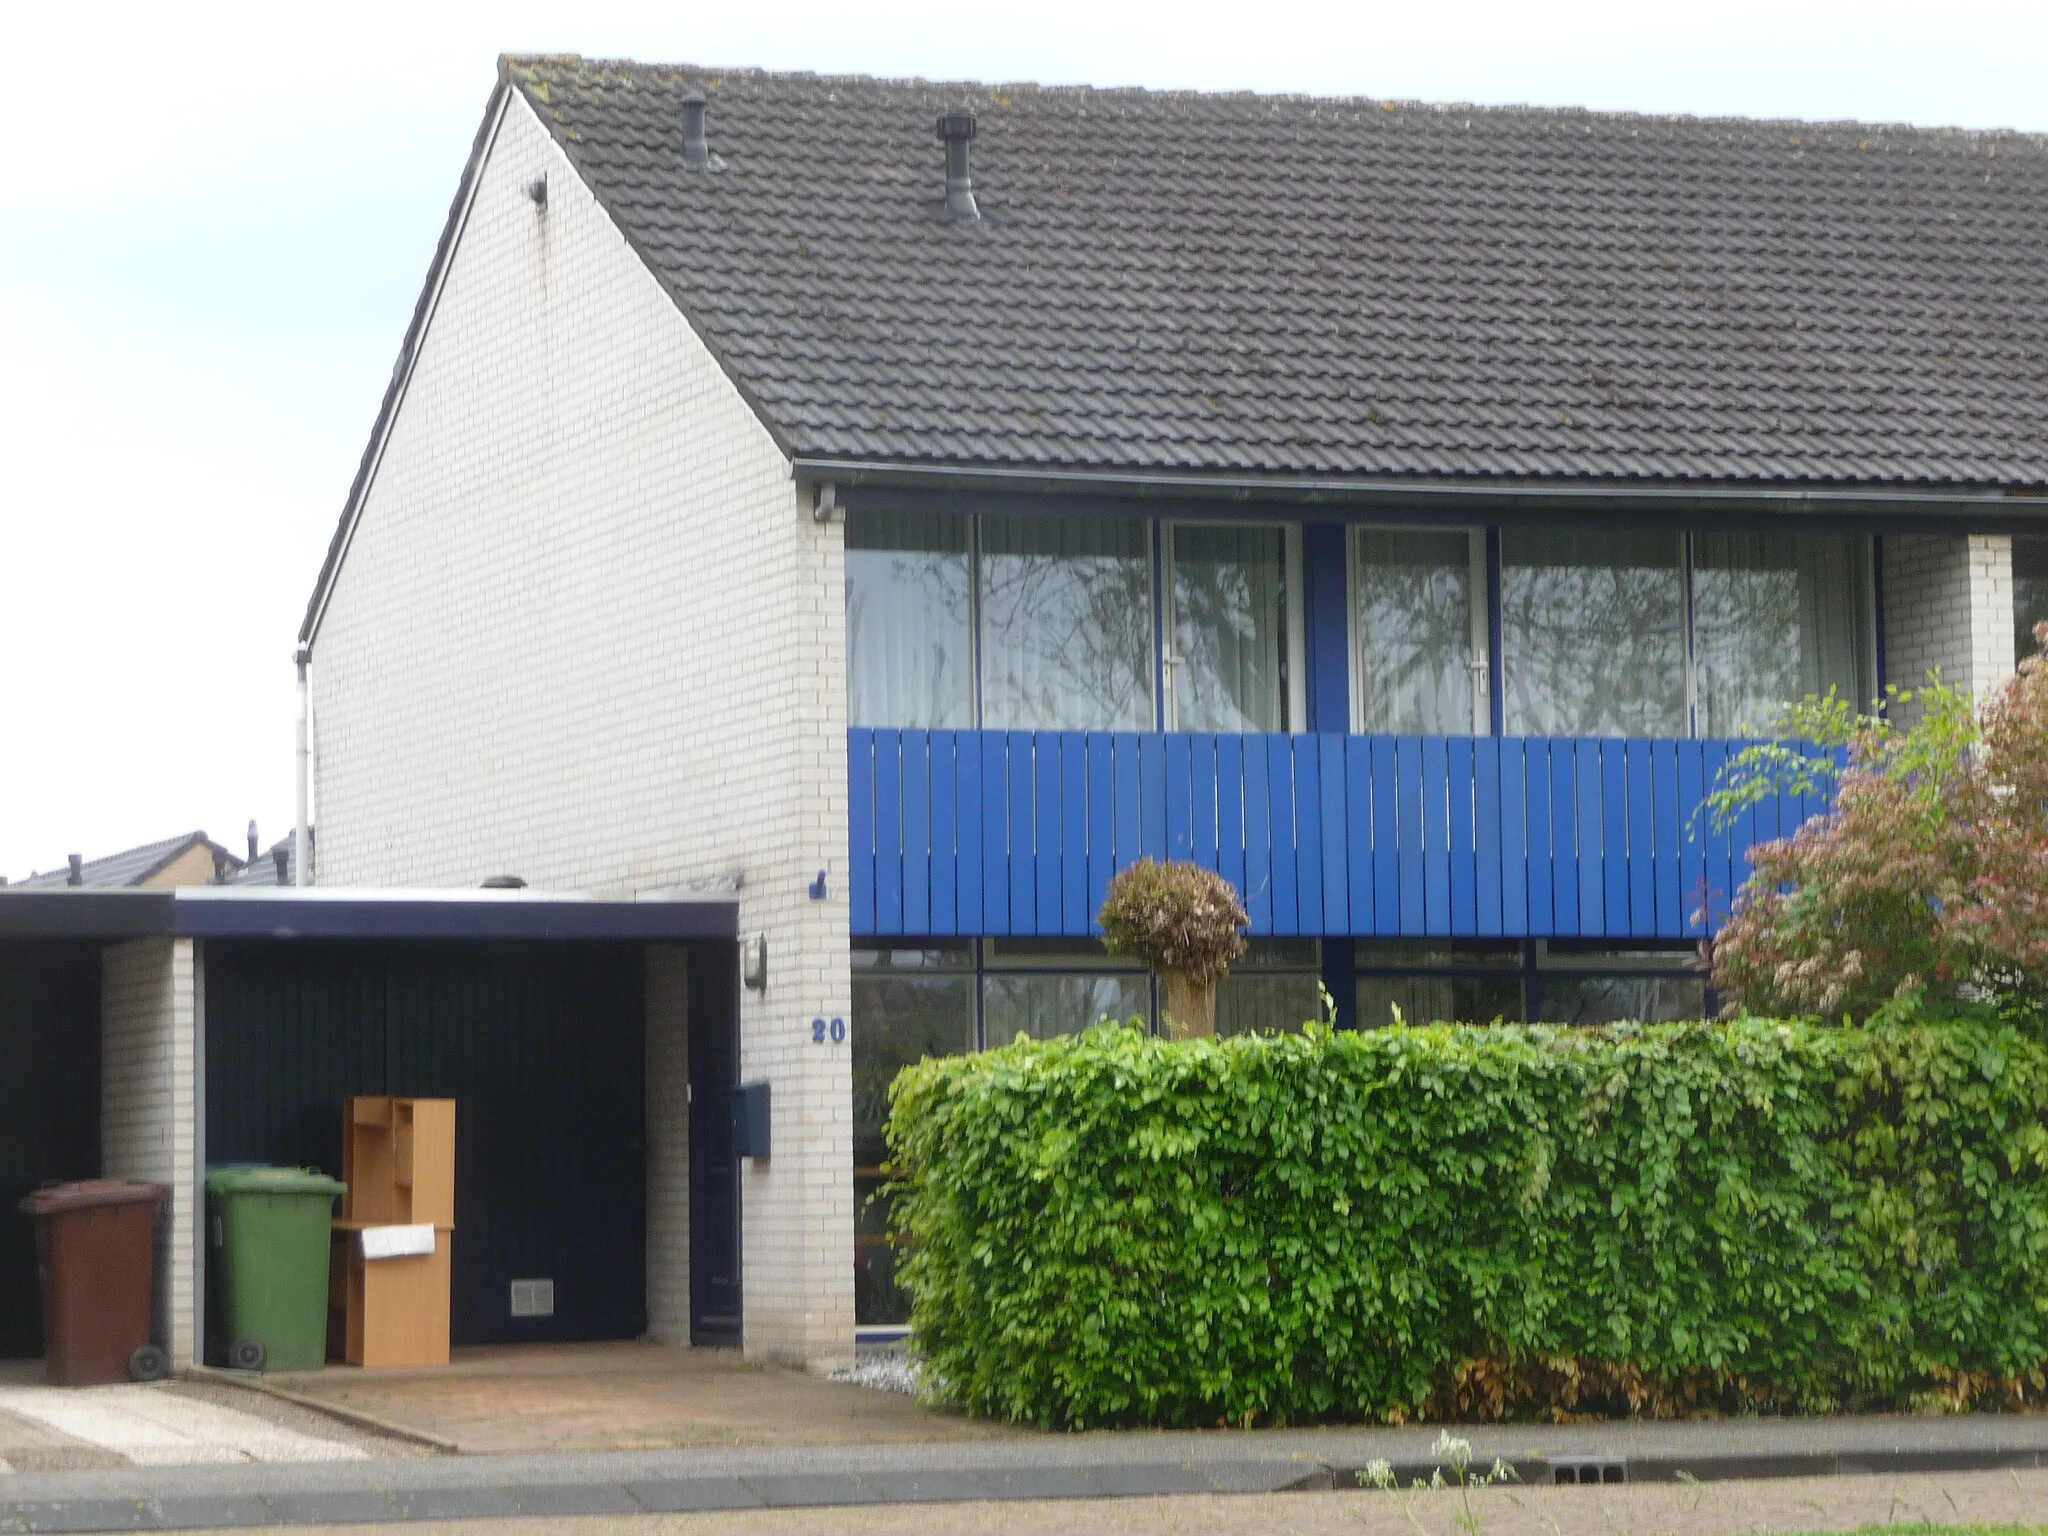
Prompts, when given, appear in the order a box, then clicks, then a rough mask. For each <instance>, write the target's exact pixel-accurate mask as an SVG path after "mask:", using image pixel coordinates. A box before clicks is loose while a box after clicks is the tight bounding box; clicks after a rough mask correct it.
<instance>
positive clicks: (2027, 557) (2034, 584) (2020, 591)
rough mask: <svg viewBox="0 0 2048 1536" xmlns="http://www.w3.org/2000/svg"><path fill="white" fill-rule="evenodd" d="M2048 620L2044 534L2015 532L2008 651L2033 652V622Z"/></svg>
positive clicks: (2019, 655) (2036, 647) (2015, 656)
mask: <svg viewBox="0 0 2048 1536" xmlns="http://www.w3.org/2000/svg"><path fill="white" fill-rule="evenodd" d="M2036 624H2048V537H2042V536H2041V535H2039V534H2032V535H2016V536H2015V537H2014V539H2013V541H2012V654H2013V659H2014V660H2016V661H2017V660H2020V659H2022V658H2024V657H2028V656H2031V655H2033V654H2034V653H2035V652H2036V651H2038V650H2039V649H2040V648H2041V647H2040V646H2039V645H2038V644H2036V643H2035V641H2034V626H2035V625H2036Z"/></svg>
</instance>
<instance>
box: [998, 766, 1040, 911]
mask: <svg viewBox="0 0 2048 1536" xmlns="http://www.w3.org/2000/svg"><path fill="white" fill-rule="evenodd" d="M1008 736H1009V742H1010V764H1009V766H1010V803H1009V805H1008V807H1007V808H1006V816H1005V819H1006V820H1007V821H1008V822H1009V826H1010V932H1012V933H1014V934H1017V935H1018V936H1020V937H1023V936H1027V935H1030V934H1034V933H1036V932H1038V857H1037V854H1038V834H1037V832H1036V830H1035V829H1034V828H1033V827H1032V825H1031V802H1032V799H1033V798H1034V797H1035V795H1036V793H1037V788H1038V786H1037V784H1036V783H1035V782H1034V781H1035V779H1036V773H1035V769H1036V768H1037V762H1036V759H1035V756H1034V754H1033V752H1032V750H1031V746H1032V742H1031V733H1030V732H1029V731H1011V732H1009V733H1008Z"/></svg>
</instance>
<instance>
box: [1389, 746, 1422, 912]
mask: <svg viewBox="0 0 2048 1536" xmlns="http://www.w3.org/2000/svg"><path fill="white" fill-rule="evenodd" d="M1394 793H1395V796H1396V801H1395V804H1396V810H1395V838H1396V843H1395V846H1396V847H1397V849H1398V850H1399V853H1400V862H1399V869H1400V872H1401V873H1400V891H1401V929H1400V931H1401V932H1402V933H1404V934H1422V933H1427V932H1429V907H1428V898H1429V885H1428V876H1427V875H1426V874H1425V873H1424V872H1423V867H1422V738H1421V737H1419V736H1397V737H1395V738H1394Z"/></svg>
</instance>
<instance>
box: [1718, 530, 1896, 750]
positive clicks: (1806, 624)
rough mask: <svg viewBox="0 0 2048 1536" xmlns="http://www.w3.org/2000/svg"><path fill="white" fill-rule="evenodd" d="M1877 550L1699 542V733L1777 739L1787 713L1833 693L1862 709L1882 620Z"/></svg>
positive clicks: (1824, 544) (1757, 538) (1744, 536)
mask: <svg viewBox="0 0 2048 1536" xmlns="http://www.w3.org/2000/svg"><path fill="white" fill-rule="evenodd" d="M1870 597H1871V579H1870V543H1869V541H1868V540H1867V539H1816V538H1806V537H1801V536H1798V535H1794V534H1785V533H1696V534H1694V535H1693V536H1692V644H1693V679H1694V711H1695V715H1696V718H1697V725H1696V727H1695V729H1696V730H1697V731H1698V733H1699V734H1700V735H1702V736H1752V735H1756V734H1759V733H1765V732H1768V731H1770V730H1771V729H1772V728H1773V727H1774V726H1775V725H1776V723H1777V721H1778V717H1779V716H1780V715H1781V714H1782V713H1783V711H1784V707H1785V706H1786V705H1787V704H1789V703H1793V702H1795V701H1796V700H1799V699H1803V698H1805V697H1807V696H1808V695H1809V694H1824V693H1826V692H1827V691H1828V690H1829V689H1830V688H1832V689H1834V690H1835V692H1836V693H1838V694H1839V695H1840V696H1841V697H1842V698H1844V699H1847V700H1848V701H1849V702H1850V703H1851V704H1854V705H1856V706H1858V707H1859V708H1860V707H1863V706H1865V705H1867V704H1868V702H1869V701H1870V699H1871V697H1872V696H1873V695H1874V694H1875V693H1876V691H1877V688H1876V683H1875V680H1874V679H1873V678H1871V677H1870V675H1869V669H1868V668H1867V667H1866V664H1865V655H1866V651H1867V649H1868V645H1867V641H1866V637H1867V636H1868V635H1869V633H1870V630H1871V625H1872V621H1873V613H1872V606H1873V605H1872V603H1871V600H1870Z"/></svg>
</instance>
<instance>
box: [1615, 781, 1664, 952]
mask: <svg viewBox="0 0 2048 1536" xmlns="http://www.w3.org/2000/svg"><path fill="white" fill-rule="evenodd" d="M1618 745H1619V746H1620V748H1621V753H1622V766H1623V780H1624V782H1625V783H1626V785H1627V786H1628V815H1627V818H1626V821H1627V826H1628V932H1629V933H1631V934H1633V935H1635V936H1636V937H1638V938H1645V939H1649V938H1655V937H1656V936H1657V834H1656V813H1655V810H1654V801H1653V798H1652V792H1651V789H1650V745H1651V744H1650V743H1649V742H1647V741H1625V742H1621V743H1619V744H1618Z"/></svg>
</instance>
